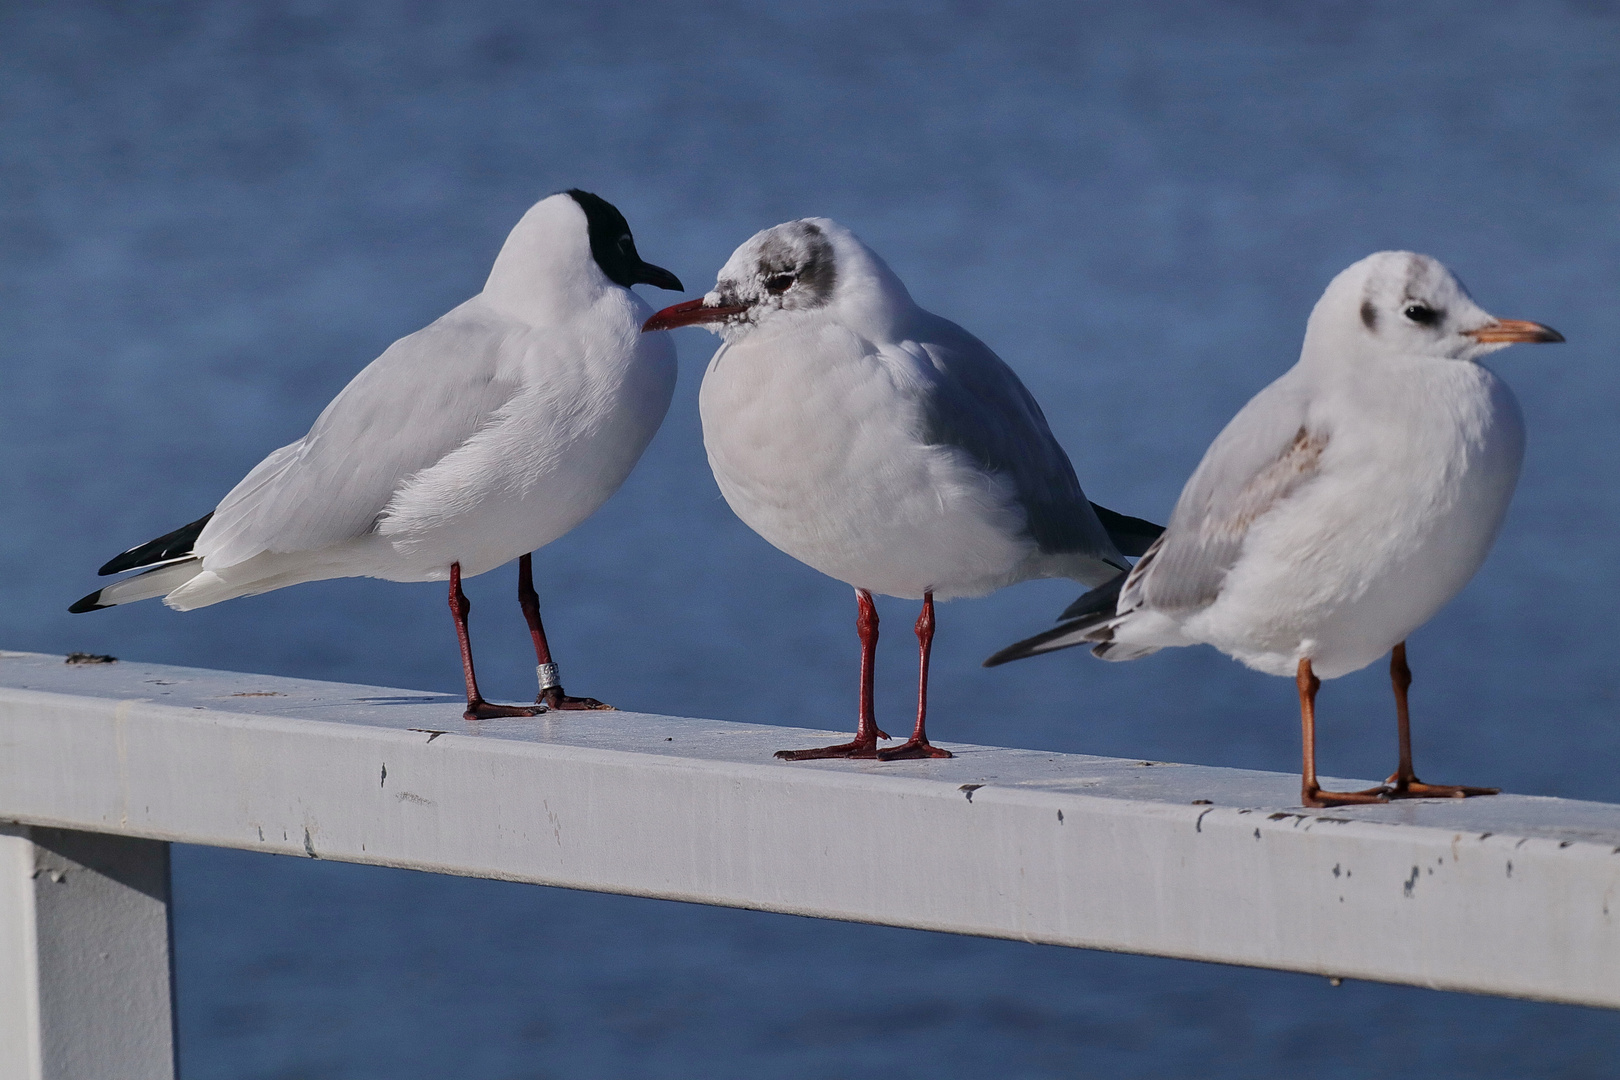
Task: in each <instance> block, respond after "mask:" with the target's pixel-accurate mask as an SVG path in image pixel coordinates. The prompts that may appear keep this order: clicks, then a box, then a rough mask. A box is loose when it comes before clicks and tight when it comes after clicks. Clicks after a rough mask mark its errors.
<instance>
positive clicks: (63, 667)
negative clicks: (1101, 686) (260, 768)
mask: <svg viewBox="0 0 1620 1080" xmlns="http://www.w3.org/2000/svg"><path fill="white" fill-rule="evenodd" d="M35 694H47V695H57V696H66V697H78V698H86V699H93V700H96V701H99V702H107V701H115V702H127V703H130V704H129V705H127V706H125V710H126V715H127V716H129V717H130V718H131V719H134V718H135V717H137V716H139V715H141V714H143V713H146V712H147V711H148V710H158V711H160V712H162V713H164V714H166V715H169V716H176V715H178V714H187V715H186V719H187V720H188V721H191V722H194V723H196V724H200V725H208V726H213V725H225V726H240V725H248V726H259V727H265V726H272V727H274V726H285V725H293V726H295V727H296V726H299V725H304V724H316V725H332V726H329V727H325V728H323V729H312V731H313V730H321V731H322V732H323V733H325V734H328V735H331V734H337V733H342V734H344V735H349V736H352V737H356V738H367V737H374V738H379V739H410V740H418V739H420V740H426V741H429V742H435V743H437V744H438V749H440V750H442V751H446V752H454V750H455V747H456V745H457V743H460V742H462V740H477V742H476V744H475V745H477V746H478V747H479V748H480V749H481V750H482V751H484V752H490V751H499V752H510V753H514V754H532V753H540V754H544V755H547V756H557V755H561V756H565V757H566V756H574V755H585V756H589V757H595V756H596V755H599V754H606V755H642V756H643V757H644V758H646V759H653V760H650V761H648V762H647V764H649V765H658V764H660V763H662V764H665V765H668V766H671V767H681V768H690V769H699V770H704V771H715V770H718V771H722V772H737V771H743V772H748V773H752V772H753V770H756V769H760V770H779V771H781V773H782V774H783V776H784V777H786V776H789V775H792V776H794V777H795V778H796V779H797V780H798V781H803V782H814V783H818V784H820V783H830V784H834V785H837V786H851V787H871V786H874V785H875V786H878V787H886V786H889V785H894V784H900V785H912V784H923V785H926V786H927V787H929V788H933V789H935V790H937V788H936V787H935V786H936V785H944V786H947V787H949V788H951V789H954V790H956V791H960V792H962V794H963V795H964V796H971V795H973V794H974V793H975V792H978V791H979V790H980V789H981V788H989V789H993V790H999V791H1002V792H1004V793H1009V794H1010V793H1012V792H1018V793H1021V794H1022V795H1024V796H1027V797H1031V798H1034V797H1039V796H1041V795H1049V796H1054V797H1064V796H1066V797H1073V796H1085V797H1090V798H1102V799H1112V800H1123V801H1129V802H1133V803H1139V804H1140V803H1147V804H1163V805H1164V806H1166V807H1172V806H1173V807H1177V808H1188V807H1189V806H1192V805H1208V806H1212V807H1217V808H1239V809H1242V810H1244V811H1249V812H1264V813H1265V814H1267V815H1286V816H1288V817H1290V818H1295V820H1304V819H1307V818H1327V819H1333V820H1338V821H1357V822H1364V823H1368V824H1387V825H1399V826H1405V827H1414V826H1415V827H1420V828H1432V829H1439V830H1448V831H1454V832H1460V833H1475V834H1479V833H1492V834H1496V835H1498V836H1503V835H1507V836H1528V837H1536V838H1544V839H1557V840H1561V841H1562V840H1569V841H1580V842H1583V843H1596V844H1611V845H1614V847H1615V849H1616V851H1620V805H1615V804H1609V803H1596V802H1586V801H1580V800H1573V799H1560V798H1553V797H1547V796H1534V795H1514V794H1504V795H1498V796H1493V797H1489V798H1473V799H1467V800H1451V799H1426V800H1412V801H1404V802H1396V803H1391V804H1388V805H1380V806H1365V807H1352V808H1333V809H1326V810H1315V809H1308V808H1302V807H1300V806H1299V804H1298V790H1299V780H1298V777H1297V775H1294V774H1289V773H1273V772H1262V771H1258V770H1250V769H1232V768H1219V767H1214V766H1203V765H1185V764H1177V763H1172V762H1161V761H1145V760H1139V759H1127V758H1108V757H1099V756H1093V755H1088V754H1068V753H1058V752H1054V751H1043V750H1028V749H1012V748H1004V747H991V746H977V745H971V744H962V743H951V742H946V743H941V744H940V745H943V746H946V747H948V748H949V749H950V750H951V751H952V752H953V753H954V754H955V755H956V756H955V757H953V758H951V759H949V760H941V761H913V762H875V761H817V762H797V763H792V764H789V763H784V762H779V761H776V760H774V759H773V758H772V754H773V753H774V751H776V750H779V749H783V748H790V747H797V746H802V745H813V744H814V743H816V742H817V741H819V740H823V739H840V738H847V732H843V731H840V730H837V729H832V730H824V731H823V730H813V729H806V728H801V727H785V726H773V725H766V724H749V723H737V722H732V721H724V720H709V719H699V718H690V717H674V716H661V715H655V714H649V713H637V712H622V711H614V712H569V713H555V714H549V715H545V716H540V717H535V718H532V719H509V720H493V721H482V722H476V721H467V720H464V719H462V716H461V711H462V703H461V701H460V699H459V697H457V696H455V695H450V694H442V693H435V692H431V691H419V690H401V689H397V688H391V687H376V686H361V685H353V684H346V683H332V682H321V681H317V680H310V679H290V678H281V677H277V676H270V675H252V674H241V673H236V672H224V671H213V670H209V669H203V668H187V667H176V666H170V665H163V664H149V663H143V662H139V661H127V660H126V661H118V662H116V663H104V664H96V663H87V664H68V663H65V662H64V661H63V658H62V657H60V656H52V655H46V654H39V653H21V652H0V703H4V702H8V701H9V702H11V703H13V704H24V703H25V702H26V701H27V700H28V699H29V698H30V696H31V695H35ZM828 719H829V722H830V723H839V722H841V721H842V720H843V718H842V717H829V718H828ZM463 745H469V744H466V743H463ZM1325 782H1326V783H1328V784H1332V785H1337V784H1345V785H1347V786H1366V785H1367V784H1368V783H1370V781H1366V780H1344V779H1338V778H1333V779H1328V780H1326V781H1325ZM990 794H991V791H986V792H985V795H990ZM981 797H982V796H981ZM1206 800H1207V803H1206V802H1205V801H1206ZM7 809H8V808H7V806H6V805H5V796H4V792H3V791H0V817H3V816H4V815H5V814H6V812H7ZM1296 815H1297V817H1296ZM1273 819H1274V820H1276V819H1277V818H1276V817H1273Z"/></svg>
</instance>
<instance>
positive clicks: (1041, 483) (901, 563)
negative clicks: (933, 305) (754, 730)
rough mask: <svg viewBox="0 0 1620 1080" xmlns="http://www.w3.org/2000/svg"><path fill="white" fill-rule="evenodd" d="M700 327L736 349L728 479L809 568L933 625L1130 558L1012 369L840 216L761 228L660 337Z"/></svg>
mask: <svg viewBox="0 0 1620 1080" xmlns="http://www.w3.org/2000/svg"><path fill="white" fill-rule="evenodd" d="M694 323H701V324H707V325H709V326H710V327H711V328H712V329H714V330H715V332H717V333H718V334H720V335H721V337H722V338H724V344H723V345H722V346H721V347H720V349H719V350H718V351H717V352H716V353H715V355H714V358H713V359H712V360H711V361H710V362H709V367H708V371H707V372H706V373H705V375H704V378H703V388H702V392H701V395H700V398H699V403H700V408H701V411H702V417H703V443H704V447H705V448H706V449H707V451H708V455H709V464H710V466H711V467H712V468H713V470H714V476H715V480H716V482H717V483H718V484H719V486H720V490H721V492H722V493H723V494H724V496H725V498H726V501H727V502H728V503H729V504H730V505H731V508H732V509H733V510H734V511H736V513H737V516H738V517H740V518H742V520H743V521H744V522H746V523H747V524H748V525H749V526H750V527H751V528H753V529H754V530H755V531H756V532H758V533H759V534H760V535H761V536H763V537H764V538H765V539H766V540H768V541H770V542H771V543H772V544H774V545H775V546H776V547H778V548H780V549H781V550H782V551H784V552H786V553H787V554H789V555H792V556H793V557H794V558H796V559H799V560H801V561H802V562H805V563H807V564H809V565H810V566H813V567H815V568H816V569H817V570H820V571H821V572H823V573H825V574H827V575H829V576H831V577H834V578H837V579H838V580H840V581H844V582H846V583H848V584H850V585H852V586H854V587H855V589H856V590H857V592H858V593H860V594H870V593H881V594H884V595H889V596H899V597H906V598H909V599H923V600H925V602H926V603H927V604H928V605H929V606H928V609H927V611H928V612H930V613H931V610H932V607H931V605H932V597H933V596H938V597H939V598H940V599H942V600H943V599H950V598H952V597H958V596H982V595H984V594H985V593H988V592H990V591H992V590H994V589H998V588H1001V587H1002V586H1005V585H1011V584H1013V583H1015V582H1019V581H1025V580H1028V579H1031V578H1042V577H1069V578H1073V579H1075V580H1077V581H1081V582H1085V583H1087V584H1098V583H1100V582H1103V581H1106V580H1108V579H1109V578H1110V577H1112V576H1113V575H1115V574H1117V573H1118V572H1119V571H1120V570H1122V569H1124V568H1126V567H1127V566H1128V565H1129V564H1128V563H1127V562H1126V561H1125V558H1124V556H1123V555H1122V554H1121V553H1120V551H1119V550H1118V549H1117V548H1116V546H1115V544H1114V543H1113V542H1112V540H1111V539H1110V535H1109V532H1108V531H1107V530H1106V529H1105V528H1104V526H1103V524H1102V523H1101V522H1100V521H1099V519H1098V515H1097V513H1096V512H1094V511H1093V509H1092V507H1091V505H1090V504H1089V503H1088V502H1087V501H1086V499H1085V496H1084V494H1083V493H1082V492H1081V490H1080V485H1079V483H1078V482H1077V481H1076V479H1075V476H1074V471H1073V469H1072V468H1071V466H1070V464H1069V460H1068V457H1067V456H1066V455H1065V454H1064V452H1063V449H1062V448H1061V447H1060V446H1059V445H1058V444H1057V441H1056V440H1055V439H1054V438H1053V437H1052V433H1051V431H1050V430H1049V429H1048V428H1047V425H1046V420H1045V418H1044V417H1043V416H1042V415H1041V411H1040V408H1039V406H1037V405H1036V403H1035V401H1034V399H1033V398H1032V397H1031V396H1030V394H1029V392H1028V391H1027V390H1026V389H1025V388H1024V386H1023V384H1022V383H1021V382H1019V380H1018V377H1017V376H1016V375H1015V374H1013V372H1012V369H1010V368H1009V367H1007V365H1006V364H1005V363H1003V362H1002V360H1001V359H1000V357H998V356H996V354H995V353H994V352H992V351H991V350H990V349H989V348H988V347H986V346H985V345H984V344H983V343H982V342H980V341H979V340H978V339H977V338H975V337H973V336H972V335H971V334H969V333H968V332H967V331H966V330H963V329H962V328H961V327H959V326H957V325H956V324H955V323H952V322H950V321H948V320H946V319H943V318H940V317H939V316H937V315H934V314H931V313H929V312H927V311H924V310H923V309H922V308H920V307H918V306H917V304H916V303H915V302H914V301H913V300H912V298H911V296H910V294H909V293H908V292H907V291H906V288H905V286H904V285H903V284H902V283H901V282H900V280H899V278H897V277H896V276H895V274H894V273H893V271H891V270H890V269H889V267H888V266H887V265H885V264H884V262H883V260H882V259H880V258H879V257H878V256H877V254H876V253H874V252H873V251H872V250H871V249H870V248H868V247H867V246H866V245H865V244H863V243H862V242H861V241H860V240H859V239H858V238H857V237H856V236H855V235H854V234H853V233H851V232H850V231H849V230H848V229H846V228H844V227H843V226H841V225H839V224H837V223H836V222H833V221H829V220H827V219H826V218H805V219H803V220H800V221H792V222H787V223H785V224H782V225H778V226H776V227H775V228H772V229H767V230H765V231H764V232H761V233H759V234H757V235H756V236H754V237H753V238H751V239H750V240H748V242H746V243H745V244H743V245H742V246H741V247H739V248H738V249H737V251H736V252H735V253H734V254H733V255H732V256H731V258H730V260H729V261H728V262H727V263H726V265H725V266H724V267H723V268H722V269H721V270H720V273H719V276H718V280H717V283H716V285H715V289H714V291H712V292H710V293H709V294H708V296H706V297H704V298H703V299H701V300H695V301H690V302H688V303H686V304H680V305H676V306H675V307H672V308H669V309H666V311H664V312H660V313H659V315H658V316H656V317H655V318H654V320H653V321H652V322H650V323H649V324H648V325H649V327H669V326H680V325H687V324H694ZM1103 513H1105V514H1107V512H1106V511H1104V512H1103ZM1108 516H1109V517H1110V518H1114V519H1116V520H1122V519H1118V516H1117V515H1111V514H1110V515H1108ZM1135 525H1136V526H1138V527H1145V528H1147V529H1150V530H1151V529H1154V527H1153V526H1148V525H1146V523H1143V522H1136V523H1135ZM866 602H867V601H864V600H863V604H864V603H866ZM863 610H864V608H863ZM929 618H930V619H931V615H929ZM930 625H931V622H930ZM873 626H874V627H875V615H874V616H873ZM874 632H875V630H874ZM930 632H931V631H930ZM919 633H921V631H920V630H919ZM863 697H864V693H863ZM921 730H922V729H921V726H920V713H919V727H918V733H919V735H920V733H921ZM857 741H860V740H859V739H858V740H857ZM924 743H925V741H924ZM862 750H863V753H864V751H865V750H875V747H865V746H864V744H863V747H862Z"/></svg>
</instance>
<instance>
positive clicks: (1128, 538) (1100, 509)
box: [1091, 503, 1164, 559]
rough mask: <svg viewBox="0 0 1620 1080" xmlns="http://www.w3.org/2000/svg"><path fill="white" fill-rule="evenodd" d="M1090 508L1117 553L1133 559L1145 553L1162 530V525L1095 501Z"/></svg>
mask: <svg viewBox="0 0 1620 1080" xmlns="http://www.w3.org/2000/svg"><path fill="white" fill-rule="evenodd" d="M1091 509H1092V510H1093V511H1094V512H1095V513H1096V515H1097V520H1098V521H1100V522H1102V527H1103V529H1104V531H1106V532H1107V533H1108V539H1110V540H1112V541H1113V542H1114V546H1115V547H1116V548H1118V549H1119V553H1120V554H1121V555H1126V556H1129V557H1130V558H1133V559H1139V558H1141V557H1142V556H1143V555H1144V554H1146V552H1147V549H1148V548H1150V547H1152V546H1153V541H1155V540H1157V539H1158V538H1159V534H1160V533H1162V532H1164V526H1163V525H1155V524H1154V523H1153V522H1151V521H1149V520H1147V519H1146V518H1139V517H1131V516H1130V515H1129V514H1121V513H1118V512H1116V511H1113V510H1110V509H1108V507H1106V506H1098V505H1097V504H1096V503H1092V504H1091Z"/></svg>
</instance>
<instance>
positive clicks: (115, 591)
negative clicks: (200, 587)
mask: <svg viewBox="0 0 1620 1080" xmlns="http://www.w3.org/2000/svg"><path fill="white" fill-rule="evenodd" d="M200 573H202V560H201V559H185V560H182V561H180V562H173V563H168V564H167V565H164V566H160V567H158V568H157V569H156V570H148V571H146V573H144V574H136V575H135V576H134V577H131V578H125V579H124V580H123V581H115V582H113V583H112V584H111V585H108V586H107V587H106V588H104V589H102V590H101V592H100V593H98V594H97V596H96V603H97V604H98V605H100V606H101V607H112V606H113V605H114V604H131V603H134V602H135V601H136V600H150V599H152V597H154V596H163V595H165V594H167V593H169V592H171V591H172V590H174V589H178V588H179V587H180V586H182V585H184V584H185V583H186V582H188V581H190V580H191V579H192V578H194V577H196V576H197V575H198V574H200Z"/></svg>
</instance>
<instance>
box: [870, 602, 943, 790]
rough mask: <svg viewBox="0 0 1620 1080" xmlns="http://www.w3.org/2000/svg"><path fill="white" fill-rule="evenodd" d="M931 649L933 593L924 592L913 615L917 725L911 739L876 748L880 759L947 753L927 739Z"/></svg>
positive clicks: (941, 755)
mask: <svg viewBox="0 0 1620 1080" xmlns="http://www.w3.org/2000/svg"><path fill="white" fill-rule="evenodd" d="M933 651H934V594H933V593H932V592H925V593H923V606H922V613H921V614H920V615H918V616H917V724H916V726H915V727H913V728H912V729H911V738H909V739H907V740H906V741H905V742H903V743H901V744H900V745H899V746H896V747H894V748H893V749H892V750H879V751H878V759H879V760H880V761H901V760H904V759H909V758H946V757H950V756H951V752H950V751H949V750H942V749H940V748H939V747H937V746H935V745H933V744H932V743H930V742H929V741H928V657H929V655H930V654H931V653H932V652H933Z"/></svg>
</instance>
